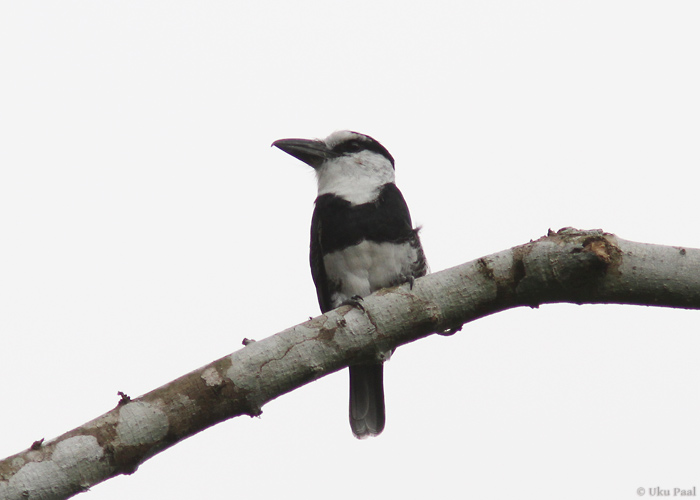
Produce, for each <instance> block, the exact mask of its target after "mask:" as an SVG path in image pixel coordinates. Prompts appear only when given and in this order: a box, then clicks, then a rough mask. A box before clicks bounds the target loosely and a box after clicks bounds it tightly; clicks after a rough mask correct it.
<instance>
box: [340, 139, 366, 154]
mask: <svg viewBox="0 0 700 500" xmlns="http://www.w3.org/2000/svg"><path fill="white" fill-rule="evenodd" d="M344 149H345V150H346V151H347V152H348V153H357V152H358V151H359V150H361V149H362V145H361V144H360V141H354V140H353V141H348V142H347V143H346V144H345V148H344Z"/></svg>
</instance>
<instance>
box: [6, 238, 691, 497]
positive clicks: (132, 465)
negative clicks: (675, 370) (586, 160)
mask: <svg viewBox="0 0 700 500" xmlns="http://www.w3.org/2000/svg"><path fill="white" fill-rule="evenodd" d="M554 302H573V303H577V304H582V303H591V304H593V303H597V304H601V303H617V304H638V305H652V306H664V307H682V308H688V309H700V250H697V249H685V248H679V247H667V246H660V245H649V244H643V243H633V242H630V241H625V240H622V239H619V238H617V237H616V236H614V235H611V234H607V233H603V232H602V231H600V230H594V231H578V230H575V229H571V228H566V229H563V230H561V231H559V232H557V233H552V232H550V234H548V235H547V236H546V237H543V238H541V239H539V240H537V241H532V242H530V243H528V244H525V245H521V246H518V247H515V248H512V249H510V250H505V251H503V252H499V253H496V254H493V255H490V256H487V257H482V258H480V259H477V260H475V261H472V262H468V263H466V264H462V265H460V266H457V267H454V268H452V269H447V270H445V271H441V272H438V273H434V274H430V275H428V276H426V277H424V278H421V279H419V280H417V281H416V282H415V284H414V286H413V288H412V289H411V288H410V287H409V286H408V285H403V286H400V287H396V288H392V289H386V290H380V291H378V292H377V293H375V294H373V295H372V296H371V297H367V298H366V299H364V301H363V307H364V311H363V310H361V309H358V308H352V307H349V306H343V307H340V308H338V309H336V310H334V311H331V312H329V313H327V314H324V315H322V316H319V317H316V318H313V319H311V320H309V321H307V322H305V323H302V324H300V325H297V326H295V327H292V328H289V329H287V330H284V331H283V332H280V333H278V334H276V335H273V336H271V337H268V338H266V339H264V340H261V341H259V342H247V344H246V347H244V348H243V349H241V350H239V351H236V352H234V353H233V354H230V355H227V356H225V357H223V358H221V359H219V360H217V361H214V362H213V363H211V364H209V365H207V366H205V367H202V368H200V369H198V370H195V371H193V372H191V373H189V374H187V375H185V376H183V377H180V378H178V379H177V380H174V381H173V382H171V383H169V384H167V385H164V386H162V387H160V388H158V389H155V390H154V391H151V392H149V393H148V394H145V395H143V396H141V397H139V398H136V399H129V398H128V397H127V396H126V395H122V399H121V400H120V402H119V404H118V405H117V407H116V408H114V409H113V410H111V411H109V412H108V413H105V414H104V415H102V416H100V417H98V418H96V419H95V420H92V421H91V422H88V423H86V424H85V425H83V426H81V427H78V428H76V429H73V430H71V431H69V432H67V433H66V434H63V435H62V436H59V437H57V438H55V439H52V440H50V441H44V442H42V441H36V442H35V443H33V444H32V445H31V446H30V447H29V449H27V450H25V451H23V452H21V453H18V454H17V455H14V456H12V457H9V458H7V459H5V460H3V461H2V462H0V499H8V500H9V499H13V500H14V499H17V500H25V499H27V498H31V499H34V498H37V499H59V498H68V497H70V496H72V495H74V494H76V493H79V492H81V491H85V490H86V489H88V488H89V487H90V486H92V485H94V484H97V483H99V482H102V481H104V480H106V479H108V478H110V477H113V476H116V475H118V474H131V473H132V472H134V471H135V470H136V468H137V467H138V466H139V465H140V464H141V463H143V462H144V461H145V460H147V459H148V458H150V457H152V456H154V455H155V454H157V453H159V452H161V451H163V450H164V449H166V448H168V447H170V446H172V445H173V444H175V443H177V442H179V441H180V440H182V439H185V438H187V437H189V436H192V435H193V434H196V433H197V432H200V431H202V430H203V429H206V428H207V427H209V426H211V425H214V424H216V423H218V422H222V421H224V420H227V419H229V418H233V417H236V416H240V415H251V416H254V415H260V413H261V408H262V406H263V405H264V404H265V403H267V402H268V401H271V400H272V399H275V398H276V397H278V396H281V395H282V394H285V393H287V392H289V391H292V390H294V389H296V388H298V387H301V386H302V385H304V384H306V383H308V382H311V381H312V380H315V379H317V378H320V377H322V376H324V375H327V374H329V373H332V372H334V371H337V370H340V369H341V368H344V367H346V366H348V365H349V364H352V363H355V362H357V361H358V360H362V359H367V358H371V357H376V356H379V353H380V352H385V351H387V350H389V349H391V348H394V347H397V346H399V345H402V344H406V343H409V342H413V341H415V340H417V339H419V338H422V337H425V336H427V335H430V334H431V333H433V332H443V333H453V332H454V331H456V330H458V329H459V328H460V327H461V326H462V325H463V324H464V323H467V322H469V321H473V320H475V319H477V318H481V317H484V316H487V315H489V314H493V313H495V312H498V311H502V310H505V309H510V308H513V307H518V306H530V307H537V306H539V304H543V303H554Z"/></svg>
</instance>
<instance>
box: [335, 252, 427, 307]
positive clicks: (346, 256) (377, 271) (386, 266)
mask: <svg viewBox="0 0 700 500" xmlns="http://www.w3.org/2000/svg"><path fill="white" fill-rule="evenodd" d="M417 259H418V252H417V251H416V249H415V248H413V247H411V245H410V243H401V244H396V243H375V242H372V241H363V242H362V243H360V244H358V245H355V246H352V247H348V248H346V249H344V250H338V251H336V252H333V253H330V254H328V255H326V256H325V257H324V258H323V265H324V266H325V268H326V276H327V277H328V279H329V281H330V282H331V283H333V284H334V286H333V287H332V288H334V292H333V294H332V295H331V302H332V305H333V307H338V306H339V305H340V304H341V303H342V302H344V301H346V300H348V299H349V298H351V297H354V296H356V295H359V296H360V297H365V296H367V295H369V294H371V293H372V292H375V291H377V290H379V289H380V288H386V287H389V286H394V285H398V284H400V283H403V282H405V281H406V280H407V279H409V278H410V277H411V276H412V272H411V269H412V267H413V264H414V262H416V260H417Z"/></svg>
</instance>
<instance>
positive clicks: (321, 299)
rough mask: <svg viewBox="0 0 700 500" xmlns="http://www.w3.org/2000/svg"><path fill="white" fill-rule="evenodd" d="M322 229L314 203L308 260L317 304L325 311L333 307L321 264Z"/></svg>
mask: <svg viewBox="0 0 700 500" xmlns="http://www.w3.org/2000/svg"><path fill="white" fill-rule="evenodd" d="M322 231H323V224H322V220H321V216H320V210H319V207H318V205H316V208H315V209H314V214H313V217H312V218H311V251H310V253H309V261H310V262H311V277H312V278H313V279H314V285H316V296H317V297H318V305H319V306H320V308H321V312H322V313H325V312H326V311H330V310H331V309H333V307H332V306H331V293H330V289H329V283H328V277H327V276H326V268H325V266H324V264H323V247H322V246H321V234H322Z"/></svg>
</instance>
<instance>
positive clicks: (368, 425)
mask: <svg viewBox="0 0 700 500" xmlns="http://www.w3.org/2000/svg"><path fill="white" fill-rule="evenodd" d="M385 420H386V415H385V413H384V365H383V364H381V363H374V364H366V365H354V366H351V367H350V427H352V433H353V434H354V435H355V437H356V438H358V439H363V438H366V437H367V436H376V435H378V434H380V433H381V432H382V431H383V430H384V422H385Z"/></svg>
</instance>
